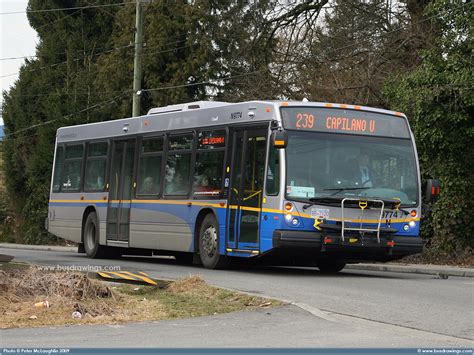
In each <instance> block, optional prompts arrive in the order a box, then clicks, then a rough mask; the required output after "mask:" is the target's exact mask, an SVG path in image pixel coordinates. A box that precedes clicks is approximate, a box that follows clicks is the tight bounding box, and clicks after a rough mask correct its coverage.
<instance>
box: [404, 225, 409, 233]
mask: <svg viewBox="0 0 474 355" xmlns="http://www.w3.org/2000/svg"><path fill="white" fill-rule="evenodd" d="M403 230H404V231H405V232H408V231H409V230H410V226H409V225H408V224H405V225H404V226H403Z"/></svg>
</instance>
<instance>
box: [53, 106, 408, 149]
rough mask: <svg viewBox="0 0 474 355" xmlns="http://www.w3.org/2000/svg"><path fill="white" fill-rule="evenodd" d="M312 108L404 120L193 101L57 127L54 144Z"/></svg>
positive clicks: (265, 118)
mask: <svg viewBox="0 0 474 355" xmlns="http://www.w3.org/2000/svg"><path fill="white" fill-rule="evenodd" d="M285 106H290V107H291V106H300V107H301V106H312V107H332V108H342V109H350V110H362V111H370V112H377V113H382V114H388V115H396V116H401V117H404V118H406V117H405V115H403V114H401V113H399V112H394V111H389V110H384V109H378V108H373V107H366V106H357V105H344V104H333V103H325V102H302V101H273V100H272V101H270V100H269V101H245V102H239V103H229V102H221V101H196V102H190V103H184V104H178V105H169V106H165V107H158V108H152V109H151V110H149V111H148V113H147V114H146V115H144V116H139V117H132V118H124V119H117V120H111V121H104V122H97V123H89V124H83V125H76V126H68V127H62V128H59V129H58V131H57V136H56V137H57V142H58V143H63V142H72V141H83V140H89V139H107V138H117V137H124V138H126V137H127V136H131V135H135V134H145V135H146V134H150V135H151V134H153V133H158V132H166V131H171V130H191V129H194V128H201V127H211V126H225V125H230V124H244V123H250V122H269V121H271V120H278V121H280V115H279V114H278V111H279V108H280V107H285Z"/></svg>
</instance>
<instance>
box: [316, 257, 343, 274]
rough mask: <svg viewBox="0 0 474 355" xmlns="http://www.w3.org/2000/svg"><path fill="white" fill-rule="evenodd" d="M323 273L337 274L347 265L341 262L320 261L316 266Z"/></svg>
mask: <svg viewBox="0 0 474 355" xmlns="http://www.w3.org/2000/svg"><path fill="white" fill-rule="evenodd" d="M316 266H317V267H318V269H319V271H321V272H322V273H325V274H335V273H337V272H339V271H341V270H342V269H344V267H345V266H346V263H345V262H343V261H340V260H320V261H318V264H317V265H316Z"/></svg>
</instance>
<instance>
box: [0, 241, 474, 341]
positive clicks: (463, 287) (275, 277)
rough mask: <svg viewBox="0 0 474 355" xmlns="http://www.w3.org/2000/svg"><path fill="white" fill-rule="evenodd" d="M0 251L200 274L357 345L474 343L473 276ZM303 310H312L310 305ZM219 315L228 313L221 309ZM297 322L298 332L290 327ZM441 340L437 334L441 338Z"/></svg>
mask: <svg viewBox="0 0 474 355" xmlns="http://www.w3.org/2000/svg"><path fill="white" fill-rule="evenodd" d="M0 253H1V254H9V255H14V256H15V260H16V261H25V262H29V263H33V264H38V265H49V266H53V267H54V266H56V265H69V266H76V267H90V268H93V267H95V266H120V268H121V270H122V271H144V272H147V273H149V274H150V275H151V276H152V277H154V278H165V279H176V278H181V277H185V276H189V275H192V274H199V275H202V276H203V277H204V279H206V280H207V281H208V282H209V283H211V284H214V285H216V286H220V287H226V288H232V289H237V290H240V291H245V292H251V293H255V294H260V295H265V296H270V297H275V298H278V299H283V300H288V301H291V302H293V303H296V304H297V305H298V306H300V307H302V308H303V309H305V310H307V311H309V312H310V313H311V315H312V316H313V319H314V322H312V323H311V322H310V323H311V324H313V325H318V324H319V326H318V327H317V328H318V329H319V331H320V332H321V329H322V328H324V329H327V330H329V329H331V330H332V331H331V332H330V335H331V336H330V338H331V339H332V340H333V341H334V340H337V338H338V337H340V338H341V339H342V338H344V337H345V336H347V333H346V332H349V333H350V331H349V329H352V331H353V337H352V338H351V337H349V338H348V339H352V340H351V341H352V344H354V346H358V345H363V344H365V346H370V344H378V345H379V346H400V347H403V346H416V344H417V343H416V341H413V339H419V344H424V345H425V346H427V343H426V342H428V344H433V345H434V344H435V343H436V344H438V345H441V344H446V345H451V346H453V345H455V344H457V345H458V346H470V347H472V346H473V344H474V342H472V340H474V292H473V291H474V280H472V278H458V277H449V278H448V279H437V278H435V277H433V276H429V275H419V274H417V275H415V274H398V273H391V272H376V271H355V270H350V271H349V270H348V271H343V272H341V273H339V274H337V275H332V276H328V275H323V274H321V273H319V271H318V270H317V269H312V268H283V267H260V268H247V269H244V270H218V271H215V270H206V269H203V268H200V267H192V266H184V265H178V264H177V263H176V262H175V261H174V260H166V259H159V258H139V257H124V258H122V259H117V260H91V259H88V258H87V257H85V256H84V255H83V254H77V253H73V252H58V251H32V250H22V249H2V248H0ZM290 308H291V307H290ZM279 312H280V311H279ZM285 312H286V310H285ZM290 313H291V312H290ZM293 313H294V312H293ZM306 314H307V315H308V314H309V313H308V312H306ZM221 317H225V316H224V315H221ZM229 317H230V316H229ZM211 318H212V317H211ZM281 318H282V319H288V322H290V320H291V317H281ZM229 319H231V317H230V318H229ZM305 321H306V320H305ZM334 323H335V324H336V325H335V324H334ZM295 324H300V323H298V322H296V323H295ZM348 325H352V326H348ZM354 326H356V327H357V329H359V330H360V329H361V328H360V327H362V328H364V327H365V328H364V329H365V330H364V331H361V332H355V330H354ZM262 327H263V326H262ZM90 329H91V328H90ZM217 329H219V327H217ZM220 329H222V327H220ZM258 329H262V328H260V327H259V328H258ZM258 329H257V330H256V331H257V332H258ZM292 329H293V330H294V332H297V334H296V333H295V334H294V335H293V334H291V332H292ZM12 331H13V332H15V331H16V332H19V331H20V330H7V331H2V333H3V334H6V333H5V332H12ZM22 331H25V330H22ZM262 331H263V330H262ZM288 331H289V332H290V333H289V334H283V337H282V335H281V334H280V335H279V336H278V339H280V342H281V340H282V339H287V340H288V341H289V339H292V338H293V337H294V336H297V337H301V336H302V335H304V332H303V333H302V329H301V327H296V326H295V327H290V329H288ZM314 331H316V330H314ZM338 331H339V333H338ZM56 332H57V330H55V333H56ZM308 332H309V329H308ZM2 333H0V335H1V334H2ZM323 333H324V332H323ZM323 333H321V335H325V336H326V339H328V338H327V336H328V335H329V334H327V333H324V334H323ZM18 334H21V333H18ZM211 334H212V332H211ZM257 334H258V333H257ZM310 334H313V335H314V334H316V333H314V332H313V333H311V332H309V333H308V339H309V337H310ZM390 334H392V336H391V335H390ZM24 335H26V334H24ZM30 335H32V334H30ZM313 335H311V336H313ZM402 335H403V336H402ZM364 337H365V338H364ZM380 337H385V342H380V341H379V342H376V340H380ZM23 339H24V338H23ZM102 339H103V338H102ZM403 339H406V341H404V340H403ZM410 339H411V340H410ZM436 339H438V340H439V341H438V342H437V341H436ZM370 341H372V343H371V342H370ZM208 344H210V343H209V342H208ZM311 344H312V343H311V342H310V343H308V344H307V345H306V346H312V345H311ZM330 344H331V342H330V341H328V342H326V345H324V344H323V345H319V346H331V345H330ZM336 344H338V343H336ZM348 344H350V341H349V342H348V343H345V346H350V345H348ZM384 344H385V345H384ZM270 345H271V344H270ZM214 346H219V345H217V344H216V345H214ZM242 346H245V345H242ZM249 346H256V345H255V344H254V345H249ZM262 346H269V345H262ZM280 346H284V345H280ZM287 346H291V345H290V344H289V345H287ZM303 346H304V345H303ZM313 346H315V345H313ZM332 346H335V345H334V344H333V345H332ZM341 346H342V345H341ZM374 346H376V345H374ZM420 346H421V345H420Z"/></svg>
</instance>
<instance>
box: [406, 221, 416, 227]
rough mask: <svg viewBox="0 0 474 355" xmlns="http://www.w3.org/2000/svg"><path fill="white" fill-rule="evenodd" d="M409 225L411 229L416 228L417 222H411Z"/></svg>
mask: <svg viewBox="0 0 474 355" xmlns="http://www.w3.org/2000/svg"><path fill="white" fill-rule="evenodd" d="M408 225H409V226H410V227H411V228H414V227H415V226H416V223H415V221H410V222H409V223H408Z"/></svg>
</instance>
